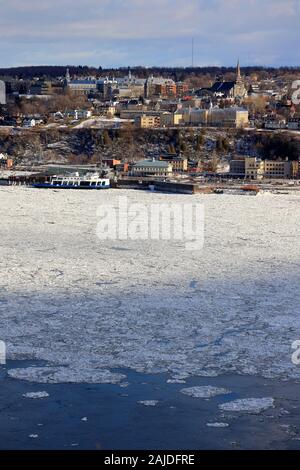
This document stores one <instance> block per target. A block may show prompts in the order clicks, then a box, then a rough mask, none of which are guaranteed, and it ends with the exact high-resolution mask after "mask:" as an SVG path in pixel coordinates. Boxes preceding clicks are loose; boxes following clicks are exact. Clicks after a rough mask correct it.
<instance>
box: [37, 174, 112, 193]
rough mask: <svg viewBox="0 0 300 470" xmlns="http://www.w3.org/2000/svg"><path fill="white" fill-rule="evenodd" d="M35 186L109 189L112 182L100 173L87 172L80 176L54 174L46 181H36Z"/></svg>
mask: <svg viewBox="0 0 300 470" xmlns="http://www.w3.org/2000/svg"><path fill="white" fill-rule="evenodd" d="M33 186H34V187H35V188H56V189H108V188H109V187H110V182H109V179H108V178H101V177H100V175H99V173H87V174H86V175H84V176H79V173H74V174H72V175H64V176H53V177H51V178H50V181H47V182H45V183H34V184H33Z"/></svg>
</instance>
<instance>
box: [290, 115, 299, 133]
mask: <svg viewBox="0 0 300 470" xmlns="http://www.w3.org/2000/svg"><path fill="white" fill-rule="evenodd" d="M287 128H288V129H290V130H291V131H299V130H300V117H293V118H290V119H289V120H288V122H287Z"/></svg>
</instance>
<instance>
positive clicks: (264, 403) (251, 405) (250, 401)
mask: <svg viewBox="0 0 300 470" xmlns="http://www.w3.org/2000/svg"><path fill="white" fill-rule="evenodd" d="M219 408H220V410H222V411H234V412H245V413H253V414H258V413H261V412H262V411H265V410H267V409H268V408H274V398H272V397H264V398H242V399H240V400H233V401H229V402H227V403H222V404H221V405H219Z"/></svg>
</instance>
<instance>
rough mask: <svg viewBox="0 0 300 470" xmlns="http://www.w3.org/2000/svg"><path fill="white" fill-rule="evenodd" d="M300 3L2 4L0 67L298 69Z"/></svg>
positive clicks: (91, 0) (15, 0)
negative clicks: (214, 66) (224, 67)
mask: <svg viewBox="0 0 300 470" xmlns="http://www.w3.org/2000/svg"><path fill="white" fill-rule="evenodd" d="M299 24H300V0H80V1H79V0H47V1H45V0H9V1H8V0H0V67H11V66H18V65H43V64H49V65H66V64H74V65H95V66H97V67H98V66H99V65H101V66H103V67H110V66H127V65H129V66H133V65H145V66H151V65H158V66H162V65H167V66H189V65H191V61H192V59H191V44H192V38H193V37H194V64H195V65H199V66H204V65H225V66H229V65H235V63H236V60H237V57H240V60H241V64H242V65H258V64H259V65H266V66H273V65H274V66H277V65H298V66H299V65H300V32H299V30H300V28H299Z"/></svg>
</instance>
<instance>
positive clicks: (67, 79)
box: [66, 69, 71, 83]
mask: <svg viewBox="0 0 300 470" xmlns="http://www.w3.org/2000/svg"><path fill="white" fill-rule="evenodd" d="M70 81H71V77H70V70H69V69H67V71H66V82H67V83H69V82H70Z"/></svg>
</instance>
